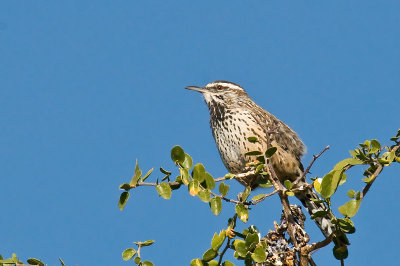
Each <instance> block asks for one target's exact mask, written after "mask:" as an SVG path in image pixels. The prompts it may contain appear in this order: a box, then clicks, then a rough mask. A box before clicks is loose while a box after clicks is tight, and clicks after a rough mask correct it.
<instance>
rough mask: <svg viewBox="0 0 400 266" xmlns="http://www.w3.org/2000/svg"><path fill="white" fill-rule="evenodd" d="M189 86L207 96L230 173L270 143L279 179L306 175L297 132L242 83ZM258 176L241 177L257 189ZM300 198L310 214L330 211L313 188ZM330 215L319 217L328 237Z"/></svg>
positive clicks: (242, 167) (244, 168)
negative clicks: (265, 107)
mask: <svg viewBox="0 0 400 266" xmlns="http://www.w3.org/2000/svg"><path fill="white" fill-rule="evenodd" d="M186 89H189V90H193V91H198V92H200V93H201V94H202V95H203V97H204V100H205V102H206V103H207V105H208V109H209V111H210V126H211V129H212V134H213V136H214V139H215V142H216V144H217V147H218V151H219V154H220V156H221V159H222V162H223V163H224V165H225V167H226V168H227V169H228V171H229V172H230V173H232V174H236V175H237V174H241V173H245V172H247V171H248V170H249V167H248V165H249V163H252V162H254V161H255V160H256V156H246V155H245V154H246V153H247V152H250V151H260V152H265V151H266V150H267V149H268V148H269V146H268V143H270V144H271V146H273V147H276V148H277V151H276V152H275V154H274V155H273V156H272V157H271V158H270V162H271V164H272V167H273V169H274V171H275V173H276V175H277V176H278V178H279V180H280V181H281V182H284V180H291V181H294V180H296V179H297V178H298V177H299V176H300V175H302V173H303V171H304V170H303V166H302V164H301V161H300V159H301V157H302V155H304V154H305V152H306V147H305V145H304V144H303V142H302V141H301V140H300V138H299V136H298V135H297V133H296V132H294V131H293V130H292V129H291V128H290V127H289V126H288V125H286V124H285V123H283V122H282V121H280V120H279V119H277V118H276V117H275V116H273V115H272V114H270V113H269V112H267V111H266V110H264V109H263V108H261V107H260V106H259V105H257V104H256V103H255V102H254V101H253V100H252V99H251V98H250V97H249V96H248V95H247V93H246V92H245V91H244V89H243V88H242V87H241V86H239V85H237V84H235V83H232V82H228V81H215V82H212V83H209V84H207V85H206V86H204V87H197V86H188V87H186ZM252 136H255V137H257V138H258V142H255V143H251V142H249V141H248V138H249V137H252ZM267 136H268V138H269V141H267ZM258 179H259V176H258V175H247V176H245V177H243V178H238V179H237V180H238V181H239V182H240V183H241V184H243V185H244V186H250V187H251V188H252V189H254V188H256V187H257V184H258ZM303 184H305V181H304V180H301V181H300V182H299V183H298V185H299V187H300V186H302V185H303ZM296 197H297V198H298V199H299V200H300V201H301V202H302V204H303V205H304V206H305V207H306V209H307V211H308V212H309V213H310V214H313V213H315V212H316V211H320V210H326V207H325V205H323V204H321V203H319V204H317V203H315V202H313V201H312V200H311V199H312V198H313V199H318V196H317V195H316V194H315V193H314V192H313V191H312V190H311V189H309V188H307V189H305V190H303V191H301V192H299V193H296ZM330 218H331V217H325V218H316V222H317V224H318V226H319V227H320V229H321V231H322V233H323V234H324V235H325V236H329V235H330V234H331V233H332V224H331V222H330Z"/></svg>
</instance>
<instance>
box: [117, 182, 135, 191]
mask: <svg viewBox="0 0 400 266" xmlns="http://www.w3.org/2000/svg"><path fill="white" fill-rule="evenodd" d="M131 188H132V187H131V185H129V184H128V183H124V184H122V185H120V186H119V189H123V190H125V191H129V190H131Z"/></svg>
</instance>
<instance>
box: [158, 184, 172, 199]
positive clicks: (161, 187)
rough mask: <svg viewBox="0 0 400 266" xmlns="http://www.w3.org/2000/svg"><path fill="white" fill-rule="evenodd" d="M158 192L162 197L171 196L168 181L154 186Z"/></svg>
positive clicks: (167, 197) (168, 197)
mask: <svg viewBox="0 0 400 266" xmlns="http://www.w3.org/2000/svg"><path fill="white" fill-rule="evenodd" d="M156 189H157V192H158V194H159V195H160V196H161V197H163V198H164V199H170V198H171V187H170V186H169V184H168V183H165V182H163V183H160V184H158V185H157V186H156Z"/></svg>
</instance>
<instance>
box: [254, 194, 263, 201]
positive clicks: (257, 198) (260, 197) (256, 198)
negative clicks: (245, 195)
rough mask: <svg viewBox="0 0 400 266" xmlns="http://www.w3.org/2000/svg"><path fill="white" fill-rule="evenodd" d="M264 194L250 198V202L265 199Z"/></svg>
mask: <svg viewBox="0 0 400 266" xmlns="http://www.w3.org/2000/svg"><path fill="white" fill-rule="evenodd" d="M265 195H266V194H259V195H257V196H254V197H253V198H251V201H257V200H259V199H262V198H264V197H265Z"/></svg>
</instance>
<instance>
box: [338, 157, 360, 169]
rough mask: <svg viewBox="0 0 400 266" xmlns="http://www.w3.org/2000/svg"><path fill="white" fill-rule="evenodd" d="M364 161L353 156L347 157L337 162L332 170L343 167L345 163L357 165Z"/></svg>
mask: <svg viewBox="0 0 400 266" xmlns="http://www.w3.org/2000/svg"><path fill="white" fill-rule="evenodd" d="M363 163H364V162H363V161H361V160H358V159H355V158H347V159H344V160H343V161H340V162H338V163H337V164H336V165H335V167H334V168H333V170H342V169H343V168H344V167H346V166H347V165H358V164H363Z"/></svg>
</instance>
